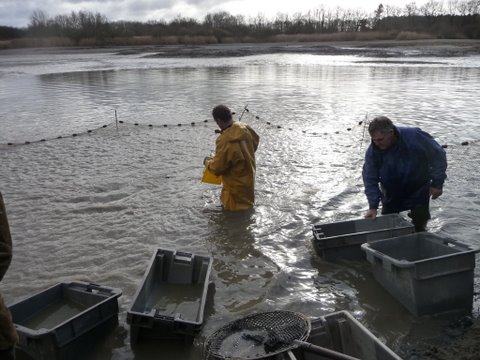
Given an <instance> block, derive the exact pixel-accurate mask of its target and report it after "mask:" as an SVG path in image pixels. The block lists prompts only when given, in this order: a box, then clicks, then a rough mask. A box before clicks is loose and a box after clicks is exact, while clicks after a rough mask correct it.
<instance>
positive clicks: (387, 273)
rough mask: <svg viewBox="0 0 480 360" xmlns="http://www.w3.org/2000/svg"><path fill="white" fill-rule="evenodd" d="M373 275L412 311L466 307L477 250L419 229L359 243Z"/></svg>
mask: <svg viewBox="0 0 480 360" xmlns="http://www.w3.org/2000/svg"><path fill="white" fill-rule="evenodd" d="M362 249H363V250H364V251H365V252H366V257H367V260H368V261H369V262H370V264H371V267H372V271H373V275H374V277H375V279H376V280H377V281H378V282H379V283H380V284H381V285H382V286H383V287H384V288H385V289H386V290H387V291H388V292H389V293H390V294H391V295H392V296H394V297H395V298H396V299H397V300H398V301H399V302H400V303H401V304H403V306H405V307H406V308H407V309H408V310H409V311H410V312H411V313H412V314H413V315H416V316H420V315H426V314H435V313H440V312H447V311H451V310H461V309H463V310H467V311H470V310H471V308H472V302H473V270H474V268H475V253H477V252H478V249H473V248H472V247H470V246H468V245H465V244H462V243H460V242H458V241H456V240H452V239H448V238H445V237H441V236H439V235H435V234H431V233H427V232H422V233H415V234H411V235H404V236H399V237H396V238H392V239H387V240H380V241H375V242H371V243H368V244H363V245H362Z"/></svg>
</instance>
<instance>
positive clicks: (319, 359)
mask: <svg viewBox="0 0 480 360" xmlns="http://www.w3.org/2000/svg"><path fill="white" fill-rule="evenodd" d="M307 342H310V343H312V344H314V345H318V346H321V347H324V348H327V349H331V350H334V351H337V352H340V353H342V354H345V355H349V356H352V357H355V358H358V359H368V360H401V358H400V357H399V356H398V355H397V354H395V353H394V352H393V351H392V350H391V349H390V348H388V347H387V346H386V345H385V344H383V343H382V342H381V341H380V340H379V339H378V338H377V337H375V336H374V335H373V334H372V333H371V332H370V331H369V330H368V329H367V328H365V327H364V326H363V325H362V324H361V323H360V322H359V321H358V320H356V319H355V318H354V317H353V316H352V315H351V314H350V313H349V312H347V311H339V312H335V313H331V314H328V315H325V316H322V317H320V318H317V319H315V320H313V321H312V330H311V332H310V336H309V338H308V339H307ZM293 354H294V356H295V359H297V360H324V359H328V358H325V357H324V356H321V355H319V354H317V353H315V352H314V351H310V350H308V349H295V350H294V351H293ZM290 359H292V358H291V357H290ZM292 360H294V359H292Z"/></svg>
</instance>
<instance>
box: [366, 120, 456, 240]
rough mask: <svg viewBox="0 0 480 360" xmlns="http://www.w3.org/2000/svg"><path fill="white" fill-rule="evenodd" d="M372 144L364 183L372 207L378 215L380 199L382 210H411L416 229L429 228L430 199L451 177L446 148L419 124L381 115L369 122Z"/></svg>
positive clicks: (371, 213) (372, 212)
mask: <svg viewBox="0 0 480 360" xmlns="http://www.w3.org/2000/svg"><path fill="white" fill-rule="evenodd" d="M368 132H369V134H370V137H371V140H372V142H371V144H370V146H369V147H368V149H367V152H366V154H365V163H364V165H363V172H362V175H363V183H364V185H365V194H366V196H367V200H368V206H369V210H368V212H367V214H366V215H365V217H367V218H375V217H376V216H377V209H378V207H379V204H380V202H381V203H382V214H391V213H399V212H401V211H405V210H410V212H409V214H408V216H410V217H411V218H412V223H413V224H414V225H415V230H416V231H425V229H426V225H427V222H428V220H429V219H430V210H429V203H430V197H431V198H432V199H436V198H438V197H439V196H440V195H442V192H443V183H444V181H445V179H446V177H447V175H446V170H447V157H446V154H445V150H444V149H443V148H442V146H441V145H440V144H438V143H437V142H436V141H435V140H434V139H433V137H432V136H430V135H429V134H428V133H426V132H424V131H422V130H421V129H419V128H405V127H396V126H394V125H393V123H392V121H391V120H390V119H389V118H387V117H385V116H379V117H376V118H375V119H373V120H372V122H371V123H370V124H369V126H368Z"/></svg>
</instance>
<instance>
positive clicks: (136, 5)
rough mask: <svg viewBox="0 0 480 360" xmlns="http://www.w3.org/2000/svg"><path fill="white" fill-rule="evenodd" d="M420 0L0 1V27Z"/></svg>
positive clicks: (367, 7)
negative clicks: (42, 20) (35, 20)
mask: <svg viewBox="0 0 480 360" xmlns="http://www.w3.org/2000/svg"><path fill="white" fill-rule="evenodd" d="M412 2H415V3H416V4H417V6H421V5H422V4H424V3H426V2H427V1H424V0H418V1H414V0H387V1H379V0H336V1H335V0H34V1H32V0H0V25H4V26H14V27H26V26H27V25H28V24H29V22H30V15H31V14H32V12H33V11H35V10H42V11H43V12H44V13H45V14H46V15H47V16H49V17H54V16H55V15H59V14H62V15H63V14H70V13H71V12H72V11H76V12H78V11H90V12H94V13H97V12H98V13H100V14H102V15H105V16H106V17H107V19H108V20H109V21H116V20H130V21H142V22H145V21H148V20H160V19H163V20H166V21H170V20H172V19H174V18H175V17H177V16H178V15H181V16H183V17H190V18H194V19H197V20H200V21H202V20H203V18H204V16H205V15H206V14H208V13H214V12H218V11H227V12H229V13H230V14H232V15H245V16H246V17H247V19H248V17H251V16H252V17H253V16H256V15H258V14H261V15H263V16H265V17H266V18H267V19H273V18H275V16H276V15H277V14H278V13H283V14H290V15H293V14H295V13H302V14H305V13H306V12H307V11H309V10H315V9H320V8H321V6H322V5H323V6H324V7H325V8H329V9H335V8H336V7H337V6H340V7H341V8H343V9H351V10H356V9H361V10H364V11H366V12H368V13H373V12H374V11H375V9H377V8H378V5H379V4H380V3H383V5H387V4H388V5H395V6H399V7H401V8H403V7H404V6H405V4H409V3H412Z"/></svg>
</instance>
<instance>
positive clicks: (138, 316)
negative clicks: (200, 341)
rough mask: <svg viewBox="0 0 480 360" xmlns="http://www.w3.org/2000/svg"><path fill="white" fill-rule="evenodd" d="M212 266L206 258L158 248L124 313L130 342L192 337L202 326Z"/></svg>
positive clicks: (209, 258) (210, 260) (210, 261)
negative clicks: (128, 326)
mask: <svg viewBox="0 0 480 360" xmlns="http://www.w3.org/2000/svg"><path fill="white" fill-rule="evenodd" d="M211 267H212V258H211V257H209V256H200V255H194V254H191V253H186V252H177V251H174V250H167V249H157V250H156V251H155V253H154V255H153V257H152V259H151V261H150V265H149V266H148V268H147V270H146V272H145V275H144V277H143V280H142V282H141V284H140V287H139V288H138V290H137V293H136V294H135V296H134V299H133V301H132V304H131V306H130V309H129V310H128V311H127V323H129V324H130V338H131V343H132V344H135V343H136V342H137V340H138V339H140V338H142V337H145V338H167V337H174V338H178V337H179V335H180V337H188V336H193V335H195V333H196V332H198V331H199V330H200V329H201V328H202V325H203V316H204V311H205V304H206V299H207V292H208V285H209V284H208V281H209V277H210V271H211Z"/></svg>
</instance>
